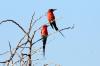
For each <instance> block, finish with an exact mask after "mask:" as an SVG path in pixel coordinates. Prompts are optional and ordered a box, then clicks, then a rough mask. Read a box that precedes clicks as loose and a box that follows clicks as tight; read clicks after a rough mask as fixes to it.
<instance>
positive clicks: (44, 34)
mask: <svg viewBox="0 0 100 66" xmlns="http://www.w3.org/2000/svg"><path fill="white" fill-rule="evenodd" d="M47 27H48V26H47V25H45V24H44V25H43V26H42V29H41V37H42V42H43V56H44V57H45V46H46V42H47V37H48V30H47Z"/></svg>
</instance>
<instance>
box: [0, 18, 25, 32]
mask: <svg viewBox="0 0 100 66" xmlns="http://www.w3.org/2000/svg"><path fill="white" fill-rule="evenodd" d="M4 22H12V23H14V24H15V25H17V26H18V27H19V28H20V29H21V30H22V31H23V32H24V33H25V34H27V32H26V31H25V30H24V28H23V27H22V26H21V25H19V24H18V23H17V22H15V21H14V20H9V19H7V20H3V21H2V22H1V23H0V24H2V23H4Z"/></svg>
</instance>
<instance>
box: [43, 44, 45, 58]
mask: <svg viewBox="0 0 100 66" xmlns="http://www.w3.org/2000/svg"><path fill="white" fill-rule="evenodd" d="M43 56H44V57H45V46H43Z"/></svg>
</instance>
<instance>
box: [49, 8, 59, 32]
mask: <svg viewBox="0 0 100 66" xmlns="http://www.w3.org/2000/svg"><path fill="white" fill-rule="evenodd" d="M55 10H56V9H49V10H48V12H47V18H48V21H49V23H50V25H51V27H52V28H53V29H55V30H56V31H57V30H58V27H57V25H56V21H55V16H54V13H53V12H54V11H55Z"/></svg>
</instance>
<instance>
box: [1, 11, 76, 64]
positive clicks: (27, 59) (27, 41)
mask: <svg viewBox="0 0 100 66" xmlns="http://www.w3.org/2000/svg"><path fill="white" fill-rule="evenodd" d="M34 16H35V12H34V13H33V15H32V18H31V21H30V22H29V27H28V31H26V30H25V29H24V28H23V27H22V26H21V25H20V24H18V22H16V21H14V20H11V19H7V20H3V21H1V22H0V25H1V24H3V23H6V22H11V23H14V24H15V25H16V26H18V27H19V28H20V29H21V30H22V32H23V33H24V36H23V37H22V38H21V39H20V40H19V42H18V43H17V44H16V45H17V46H16V48H14V49H13V50H12V47H11V44H10V41H9V48H10V50H9V51H7V52H4V53H2V54H0V55H4V54H6V53H10V54H11V56H10V57H9V59H6V60H4V61H0V63H3V64H6V66H10V64H12V65H11V66H15V64H17V63H19V64H20V66H32V55H33V54H35V53H37V52H38V50H40V49H41V47H40V48H39V49H38V50H36V51H34V53H33V54H32V46H33V45H34V44H36V43H37V42H39V41H41V40H42V38H39V39H38V40H36V41H34V40H33V39H34V36H35V33H36V32H37V31H39V30H40V29H41V26H40V27H38V29H36V30H34V31H32V28H33V27H34V25H35V23H36V22H38V20H40V19H41V18H42V17H44V16H45V15H42V16H40V17H39V18H37V19H36V20H35V19H34ZM47 25H48V24H47ZM48 27H49V25H48ZM73 28H74V26H72V27H65V28H62V29H60V30H59V31H63V30H66V29H73ZM54 33H57V32H53V33H52V34H54ZM52 34H49V36H52ZM26 48H27V49H28V51H29V52H27V53H23V50H24V49H26ZM19 49H20V52H18V50H19ZM15 56H18V57H19V60H17V61H14V60H13V59H14V57H15ZM36 60H39V59H36ZM44 66H46V65H44Z"/></svg>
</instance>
